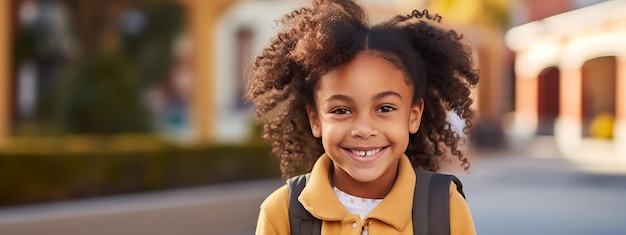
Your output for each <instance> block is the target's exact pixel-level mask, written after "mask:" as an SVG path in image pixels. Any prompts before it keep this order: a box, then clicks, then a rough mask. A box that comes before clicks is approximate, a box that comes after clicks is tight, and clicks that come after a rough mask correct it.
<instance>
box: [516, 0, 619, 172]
mask: <svg viewBox="0 0 626 235" xmlns="http://www.w3.org/2000/svg"><path fill="white" fill-rule="evenodd" d="M624 12H626V2H624V1H606V2H602V3H598V4H594V5H590V6H586V7H583V8H579V9H575V10H571V11H567V12H564V13H561V14H557V15H554V16H550V17H547V18H543V19H540V20H536V21H532V22H529V23H526V24H523V25H520V26H517V27H514V28H512V29H511V30H510V31H509V32H508V33H507V35H506V40H507V45H508V46H509V47H510V48H511V49H512V50H514V51H515V54H516V56H515V74H516V86H515V87H516V99H515V100H516V102H515V122H514V123H515V124H514V125H513V126H514V129H515V132H516V134H518V135H522V136H534V135H554V136H555V139H556V140H557V142H558V144H559V147H560V150H561V152H563V153H564V155H565V156H568V157H571V158H573V159H577V160H581V161H582V160H584V161H587V160H593V161H601V162H606V161H609V162H615V161H616V162H619V163H620V164H619V165H621V166H626V165H624V164H622V163H626V95H625V94H626V46H624V42H626V14H624Z"/></svg>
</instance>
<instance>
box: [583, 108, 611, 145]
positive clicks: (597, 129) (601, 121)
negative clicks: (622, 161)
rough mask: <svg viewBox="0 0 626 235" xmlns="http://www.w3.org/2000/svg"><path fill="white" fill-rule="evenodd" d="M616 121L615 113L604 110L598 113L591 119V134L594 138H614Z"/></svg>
mask: <svg viewBox="0 0 626 235" xmlns="http://www.w3.org/2000/svg"><path fill="white" fill-rule="evenodd" d="M614 122H615V120H614V118H613V114H611V113H609V112H602V113H600V114H598V115H596V116H595V117H594V118H593V120H591V125H590V126H589V135H590V136H591V137H593V138H605V139H611V138H613V125H614Z"/></svg>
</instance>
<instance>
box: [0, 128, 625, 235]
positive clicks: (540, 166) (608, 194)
mask: <svg viewBox="0 0 626 235" xmlns="http://www.w3.org/2000/svg"><path fill="white" fill-rule="evenodd" d="M468 156H469V158H470V159H471V161H472V167H471V168H470V170H469V171H462V170H459V169H456V168H454V167H448V168H445V169H444V170H445V171H447V172H449V173H454V174H456V175H457V176H459V178H460V179H461V181H462V182H463V185H464V191H465V193H466V195H467V202H468V205H469V206H470V209H471V211H472V215H473V217H474V223H475V225H476V230H477V232H478V234H483V235H490V234H494V235H495V234H508V235H516V234H520V235H521V234H524V235H526V234H573V235H577V234H581V235H582V234H598V235H599V234H602V235H612V234H615V235H617V234H620V235H621V234H626V201H625V200H626V174H610V173H600V171H587V170H585V168H584V166H580V165H577V164H575V163H573V162H572V161H569V160H567V159H565V158H563V157H562V156H561V155H560V154H559V152H558V150H557V149H556V148H554V147H553V144H552V143H551V141H550V140H546V139H541V140H538V141H535V142H534V143H531V144H530V145H524V146H517V147H512V148H508V149H504V150H491V151H484V150H483V151H470V153H469V154H468ZM452 166H454V164H452ZM282 184H283V182H282V181H281V180H279V179H266V180H255V181H248V182H236V183H228V184H220V185H210V186H202V187H195V188H184V189H175V190H167V191H160V192H149V193H139V194H132V195H122V196H108V197H101V198H92V199H81V200H71V201H63V202H55V203H46V204H37V205H27V206H19V207H9V208H0V234H2V235H5V234H8V235H27V234H28V235H30V234H33V235H34V234H65V235H74V234H90V235H100V234H103V235H104V234H149V235H159V234H217V235H222V234H223V235H242V234H253V233H254V227H255V223H256V218H257V214H258V206H259V204H260V203H261V202H262V200H263V199H264V198H265V197H266V196H267V195H268V194H269V193H271V192H272V191H273V190H274V189H276V188H278V187H279V186H280V185H282Z"/></svg>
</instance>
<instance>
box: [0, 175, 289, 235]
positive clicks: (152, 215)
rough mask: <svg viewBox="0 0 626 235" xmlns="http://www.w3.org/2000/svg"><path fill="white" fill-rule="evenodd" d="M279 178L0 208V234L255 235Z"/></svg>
mask: <svg viewBox="0 0 626 235" xmlns="http://www.w3.org/2000/svg"><path fill="white" fill-rule="evenodd" d="M282 184H283V182H282V181H280V180H278V179H270V180H258V181H250V182H238V183H229V184H223V185H213V186H205V187H197V188H186V189H176V190H168V191H159V192H148V193H139V194H132V195H121V196H110V197H102V198H93V199H81V200H71V201H64V202H55V203H46V204H40V205H28V206H20V207H13V208H0V234H3V235H4V234H9V235H40V234H64V235H82V234H90V235H113V234H115V235H118V234H133V235H141V234H147V235H148V234H149V235H161V234H163V235H172V234H224V235H239V234H252V233H253V231H254V228H255V225H256V218H257V215H258V208H259V205H260V203H261V202H262V200H263V199H264V198H265V197H266V196H267V195H269V193H271V192H272V191H273V190H274V189H276V188H277V187H279V186H280V185H282Z"/></svg>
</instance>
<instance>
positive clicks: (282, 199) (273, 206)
mask: <svg viewBox="0 0 626 235" xmlns="http://www.w3.org/2000/svg"><path fill="white" fill-rule="evenodd" d="M288 207H289V186H288V185H287V184H285V185H283V186H281V187H280V188H278V189H276V190H274V192H272V193H271V194H270V195H269V196H267V197H266V198H265V200H263V203H262V204H261V209H262V210H265V211H267V212H279V210H284V211H285V213H286V212H287V208H288Z"/></svg>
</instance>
